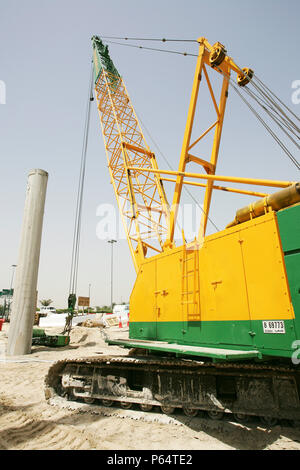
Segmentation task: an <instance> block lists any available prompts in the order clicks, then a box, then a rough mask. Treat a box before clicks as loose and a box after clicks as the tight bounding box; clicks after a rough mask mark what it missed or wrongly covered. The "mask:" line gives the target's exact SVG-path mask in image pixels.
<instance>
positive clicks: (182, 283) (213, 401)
mask: <svg viewBox="0 0 300 470" xmlns="http://www.w3.org/2000/svg"><path fill="white" fill-rule="evenodd" d="M92 45H93V64H94V84H95V85H94V91H95V98H96V102H97V108H98V111H99V117H100V122H101V128H102V134H103V138H104V145H105V151H106V156H107V163H108V170H109V175H110V180H111V182H112V186H113V189H114V192H115V196H116V199H117V204H118V208H119V211H120V214H121V218H122V222H123V225H124V228H125V232H126V236H127V241H128V245H129V249H130V253H131V256H132V260H133V264H134V267H135V270H136V281H135V284H134V287H133V290H132V293H131V297H130V325H129V338H128V339H119V340H117V339H116V340H109V343H110V344H114V345H119V346H122V347H124V348H128V349H129V350H130V351H129V354H128V355H125V356H106V357H101V358H99V357H98V356H97V357H92V358H88V359H87V358H78V359H76V360H73V359H72V360H66V361H59V362H57V363H55V364H54V365H53V366H52V367H51V368H50V370H49V372H48V375H47V377H46V392H45V393H46V397H47V398H48V399H50V398H51V397H53V396H55V395H56V394H58V395H61V396H64V397H66V398H67V399H71V400H72V399H82V400H83V401H85V402H86V403H93V402H95V401H99V402H101V403H102V404H104V405H106V406H110V405H112V404H115V405H119V406H121V407H123V408H130V407H131V406H140V408H141V409H142V410H144V411H149V410H151V409H152V408H153V406H156V407H157V406H158V407H160V408H161V410H162V411H163V412H164V413H167V414H170V413H172V412H173V411H174V410H175V409H183V411H184V413H185V414H187V415H188V416H195V415H196V414H197V413H198V411H199V410H204V411H206V412H207V413H208V415H209V416H210V417H211V418H214V419H220V418H221V417H222V416H223V414H224V413H232V414H233V415H234V417H235V418H236V419H237V420H247V419H248V418H249V416H258V417H261V419H262V420H264V421H265V422H267V423H269V424H270V423H274V422H275V421H276V420H277V419H291V420H300V401H299V396H300V395H299V394H300V370H299V368H298V366H297V362H298V361H297V360H295V357H296V356H297V354H296V356H295V353H297V348H299V344H300V183H298V182H296V178H295V181H279V180H276V181H274V180H267V179H251V178H246V177H233V176H222V175H218V174H217V173H216V168H217V162H218V155H219V148H220V140H221V134H222V127H223V121H224V115H225V108H226V104H227V98H228V88H229V84H230V83H231V82H232V81H233V78H232V76H233V77H234V83H235V86H236V87H237V88H236V89H237V90H241V89H242V88H243V87H247V86H248V85H249V83H250V82H251V81H252V80H254V78H255V74H254V72H253V70H252V69H250V68H243V69H241V68H240V67H239V66H237V65H236V63H235V62H234V61H233V59H232V58H231V57H229V56H228V55H227V51H226V49H225V47H224V46H223V45H222V44H221V43H216V44H214V45H213V46H212V45H211V44H209V42H208V41H207V40H206V39H205V38H203V37H202V38H199V39H198V47H199V53H198V56H197V63H196V70H195V75H194V80H193V87H192V94H191V100H190V104H189V109H188V116H187V121H186V127H185V132H184V138H183V144H182V149H181V154H180V162H179V167H178V171H171V170H161V169H159V168H158V165H157V161H156V157H155V154H154V153H153V152H152V151H151V149H150V148H149V146H148V145H147V143H146V140H145V138H144V135H143V132H142V130H141V127H140V125H139V122H138V119H137V116H136V114H135V111H134V108H133V106H132V103H131V101H130V98H129V95H128V93H127V90H126V87H125V84H124V82H123V79H122V77H121V76H120V74H119V73H118V71H117V69H116V68H115V66H114V64H113V62H112V60H111V58H110V56H109V53H108V47H107V46H105V45H104V44H103V43H102V40H101V39H100V38H99V37H97V36H94V37H93V38H92ZM209 69H211V70H212V72H211V73H216V74H218V75H217V76H218V77H220V79H221V81H222V83H221V92H220V96H219V99H218V97H217V96H216V92H215V90H214V87H213V84H212V82H211V80H210V78H209V74H208V70H209ZM236 80H237V81H236ZM202 82H207V86H208V89H209V93H210V99H211V102H212V105H213V108H214V110H215V114H216V118H215V120H214V122H212V124H211V125H210V126H209V127H208V129H207V130H206V131H205V132H203V133H202V134H201V135H200V136H199V137H198V138H197V139H195V140H194V139H192V130H193V126H194V120H195V113H196V105H197V100H198V92H199V87H200V84H202ZM289 128H290V129H293V131H294V132H295V131H297V132H299V129H298V128H296V127H295V126H294V127H293V126H292V124H291V123H290V122H289ZM211 133H213V134H214V135H213V144H212V148H211V154H210V159H204V158H203V156H201V157H199V156H195V155H194V153H195V152H194V150H195V148H196V147H197V145H198V144H199V143H200V141H202V140H203V139H205V138H206V136H207V135H208V134H211ZM298 138H299V137H298ZM190 162H193V163H196V164H198V165H199V166H200V168H201V169H202V170H203V171H202V172H197V173H195V172H189V171H187V165H188V164H189V163H190ZM298 168H299V165H298ZM169 181H171V182H173V183H175V190H174V196H173V201H172V204H169V202H168V201H167V196H166V192H165V189H164V184H165V182H169ZM227 183H240V184H241V185H245V184H246V185H247V186H248V187H249V186H250V188H251V185H255V186H262V187H269V188H270V187H271V188H272V187H273V188H279V189H277V190H275V192H273V193H271V194H268V193H264V192H261V193H260V192H257V191H254V190H252V189H250V190H249V189H247V190H246V189H236V188H231V187H228V186H222V185H221V184H227ZM184 184H187V185H193V186H196V187H197V186H198V187H201V188H204V190H205V195H204V204H203V214H202V219H201V222H200V228H199V234H198V237H197V238H196V239H195V240H194V241H193V242H190V243H186V242H185V239H184V236H183V244H182V245H181V246H176V245H175V241H174V232H175V224H176V221H177V216H178V206H179V204H180V200H181V194H182V189H183V185H184ZM213 191H227V192H236V193H239V194H245V195H250V196H252V197H255V198H256V200H255V202H254V203H252V204H250V205H249V206H245V207H244V208H242V209H240V210H238V211H237V212H236V216H235V218H234V220H233V221H232V222H230V223H229V224H228V226H227V227H226V228H225V229H224V230H221V231H217V232H216V233H214V234H212V235H206V229H207V223H208V220H209V211H210V205H211V200H212V194H213Z"/></svg>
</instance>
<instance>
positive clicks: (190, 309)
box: [181, 245, 201, 322]
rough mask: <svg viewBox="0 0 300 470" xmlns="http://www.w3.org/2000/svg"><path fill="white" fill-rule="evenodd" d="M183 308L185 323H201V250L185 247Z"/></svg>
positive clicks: (182, 287)
mask: <svg viewBox="0 0 300 470" xmlns="http://www.w3.org/2000/svg"><path fill="white" fill-rule="evenodd" d="M181 308H182V318H184V319H185V321H187V322H190V321H200V320H201V315H200V278H199V250H198V249H197V245H195V247H189V248H187V246H186V245H184V246H183V259H182V279H181Z"/></svg>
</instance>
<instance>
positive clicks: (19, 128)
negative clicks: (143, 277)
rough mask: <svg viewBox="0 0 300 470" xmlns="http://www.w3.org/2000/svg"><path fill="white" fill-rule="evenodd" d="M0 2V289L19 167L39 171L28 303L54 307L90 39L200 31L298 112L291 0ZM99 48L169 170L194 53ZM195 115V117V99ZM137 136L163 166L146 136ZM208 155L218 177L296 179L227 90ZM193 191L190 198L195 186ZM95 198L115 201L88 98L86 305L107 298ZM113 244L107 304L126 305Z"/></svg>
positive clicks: (227, 216) (124, 255)
mask: <svg viewBox="0 0 300 470" xmlns="http://www.w3.org/2000/svg"><path fill="white" fill-rule="evenodd" d="M0 5H1V16H0V80H2V81H4V82H5V84H6V104H5V105H2V104H1V105H0V124H1V139H0V155H1V184H0V197H1V213H2V217H1V225H0V237H1V238H0V239H1V248H0V249H1V263H0V288H6V287H9V283H10V276H11V268H10V266H11V265H12V264H14V263H17V255H18V247H19V237H20V229H21V222H22V215H23V208H24V201H25V188H26V180H27V174H28V172H29V170H30V169H31V168H42V169H44V170H46V171H48V172H49V182H48V191H47V200H46V209H45V219H44V231H43V239H42V248H41V258H40V271H39V282H38V291H39V297H38V298H39V299H41V298H52V299H53V300H54V304H55V305H56V306H58V307H65V306H66V303H67V297H68V287H69V276H70V263H71V249H72V237H73V225H74V217H75V204H76V190H77V183H78V175H79V165H80V157H81V146H82V137H83V125H84V118H85V107H86V95H87V87H88V77H89V68H90V59H91V41H90V38H91V36H92V35H94V34H98V35H103V36H105V35H107V36H122V37H123V36H133V37H148V38H151V37H159V38H162V37H166V38H187V39H194V38H195V39H196V38H197V37H199V36H205V37H206V38H207V39H208V40H209V42H210V43H212V44H213V43H214V42H216V41H220V42H221V43H223V44H225V45H226V48H227V51H228V53H229V55H231V56H232V57H233V58H234V59H235V60H236V62H237V63H238V64H240V65H241V66H250V67H251V68H253V69H254V70H255V71H256V72H257V75H258V76H259V77H260V78H261V79H262V80H263V81H264V82H266V83H267V84H268V85H269V86H270V87H271V89H272V90H274V91H275V92H276V93H277V94H278V95H279V96H280V97H281V98H282V99H283V101H284V102H286V103H287V104H288V105H289V106H290V107H291V108H292V109H293V110H294V112H296V113H298V114H299V108H300V104H299V105H295V104H293V103H292V101H291V95H292V88H291V84H292V82H293V81H294V80H297V79H300V70H299V51H298V46H299V17H300V15H299V14H300V3H299V1H298V0H287V1H283V0H259V1H258V0H252V1H251V2H241V1H240V0H227V1H226V2H225V1H220V0H215V1H214V2H210V3H208V2H204V1H201V0H186V1H185V2H183V1H181V0H180V1H179V0H160V1H156V0H153V1H152V2H149V1H145V0H127V1H121V0H115V1H114V2H104V1H101V0H97V1H95V0H86V1H83V0H81V1H78V0H72V1H71V0H60V1H57V0H51V1H50V0H24V1H20V0H9V1H8V0H7V1H5V0H0ZM159 47H166V48H170V49H177V50H182V51H184V50H188V51H190V52H193V53H196V52H197V46H193V45H189V44H184V45H183V44H178V45H176V44H173V43H166V45H165V46H164V45H163V44H161V43H159ZM110 53H111V56H112V58H113V60H114V63H115V65H116V66H117V68H118V70H119V72H120V73H121V74H122V76H123V78H124V80H125V83H126V85H127V89H128V92H129V94H130V96H131V99H132V101H133V104H134V106H135V109H136V111H137V114H138V116H139V117H140V118H141V119H142V121H143V123H144V124H145V125H146V127H147V129H148V130H149V132H150V134H151V136H152V137H153V139H154V140H155V142H156V143H157V144H158V146H159V148H160V149H161V150H162V152H163V154H164V155H165V156H166V157H167V159H168V161H169V162H170V164H171V165H172V166H173V167H174V169H176V168H177V166H178V161H179V154H180V147H181V143H182V137H183V132H184V126H185V120H186V115H187V107H188V103H189V99H190V93H191V86H192V79H193V72H194V67H195V58H192V57H183V56H177V55H171V54H170V55H169V54H163V53H154V52H148V51H140V50H138V49H131V48H127V47H119V46H116V45H111V46H110ZM202 111H204V112H206V108H205V99H203V105H202ZM199 130H201V125H200V124H199ZM146 138H147V134H146ZM148 143H149V145H150V147H152V148H153V150H154V151H156V153H157V159H158V161H159V164H160V166H161V167H162V168H166V164H165V162H164V160H163V159H162V158H161V156H160V155H159V153H158V152H157V149H156V148H155V147H154V146H153V145H152V142H151V140H150V139H148ZM219 161H220V163H219V167H218V173H219V174H226V175H230V174H233V175H238V176H249V177H250V176H251V177H262V178H273V179H285V180H295V179H297V178H298V179H299V175H296V170H295V167H294V166H293V165H292V164H291V163H290V161H289V160H288V159H287V158H286V157H285V155H283V154H282V151H281V150H280V149H279V148H277V146H276V145H275V144H274V143H273V141H272V139H271V138H270V137H269V136H268V135H267V134H266V133H265V131H264V130H263V129H262V128H261V126H260V125H259V124H258V123H257V122H256V120H255V119H254V118H253V116H252V115H251V114H249V111H248V109H247V108H246V107H245V106H244V105H243V103H239V102H238V100H237V99H236V97H235V96H234V92H231V94H230V99H229V102H228V108H227V113H226V118H225V124H224V131H223V137H222V143H221V149H220V160H219ZM193 194H194V196H196V197H197V199H198V200H199V202H202V197H203V193H199V192H198V193H197V192H195V191H193ZM184 200H185V199H184ZM186 201H188V198H187V199H186ZM248 201H249V199H248V198H246V199H245V197H241V196H240V197H237V198H233V197H231V196H229V195H227V194H225V196H224V195H217V196H216V197H215V199H214V203H213V207H212V213H211V217H212V218H213V220H214V222H215V223H216V224H217V226H218V227H220V228H223V227H224V226H225V225H226V224H227V223H228V222H229V221H231V220H232V218H233V216H234V213H235V209H236V208H239V207H241V206H243V205H245V204H247V203H248ZM249 202H250V201H249ZM103 203H108V204H110V203H113V204H115V201H114V195H113V191H112V187H111V185H110V183H109V177H108V170H107V166H106V163H105V153H104V146H103V140H102V135H101V130H100V123H99V120H98V116H97V113H96V109H95V104H94V108H93V110H92V118H91V128H90V141H89V147H88V162H87V174H86V187H85V195H84V207H83V212H84V214H83V227H82V244H81V258H80V275H79V289H78V294H79V295H87V294H88V286H89V284H91V295H92V304H93V305H103V304H107V303H109V302H110V250H109V249H108V248H109V246H108V243H107V242H106V241H101V240H99V239H98V238H97V237H96V226H97V223H98V222H99V217H97V216H96V210H97V207H98V206H99V204H103ZM210 229H211V228H210ZM114 250H115V251H114V253H115V276H114V277H115V286H114V292H115V296H114V300H115V301H117V302H120V301H127V300H128V299H129V295H130V291H131V288H132V286H133V282H134V279H135V273H134V269H133V265H132V262H131V258H130V255H129V250H128V248H127V244H126V242H125V241H120V242H119V243H117V244H116V245H115V247H114Z"/></svg>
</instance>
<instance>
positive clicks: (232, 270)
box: [200, 231, 250, 321]
mask: <svg viewBox="0 0 300 470" xmlns="http://www.w3.org/2000/svg"><path fill="white" fill-rule="evenodd" d="M200 286H201V287H200V290H201V312H202V320H203V321H222V320H249V318H250V316H249V308H248V301H247V290H246V286H245V277H244V267H243V261H242V251H241V244H240V239H239V232H238V231H236V232H233V233H229V234H228V235H226V236H222V237H220V238H215V239H213V240H211V241H210V242H208V243H205V244H204V246H203V248H202V250H201V253H200Z"/></svg>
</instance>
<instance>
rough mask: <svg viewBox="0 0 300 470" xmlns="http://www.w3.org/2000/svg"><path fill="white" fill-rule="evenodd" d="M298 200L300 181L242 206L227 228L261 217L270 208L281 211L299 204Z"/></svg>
mask: <svg viewBox="0 0 300 470" xmlns="http://www.w3.org/2000/svg"><path fill="white" fill-rule="evenodd" d="M297 202H300V182H299V183H295V184H292V185H291V186H288V187H287V188H285V189H282V190H281V191H277V192H276V193H273V194H270V195H269V196H266V197H264V198H263V199H259V200H258V201H256V202H254V203H253V204H250V205H249V206H245V207H242V209H239V210H238V211H237V212H236V214H235V218H234V220H233V221H232V222H230V224H228V225H226V228H229V227H233V226H235V225H237V224H242V223H243V222H246V221H247V220H250V219H253V218H255V217H260V216H261V215H264V214H265V213H266V212H267V211H268V209H269V208H271V209H272V210H274V211H279V210H280V209H283V208H285V207H289V206H292V205H293V204H297Z"/></svg>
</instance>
